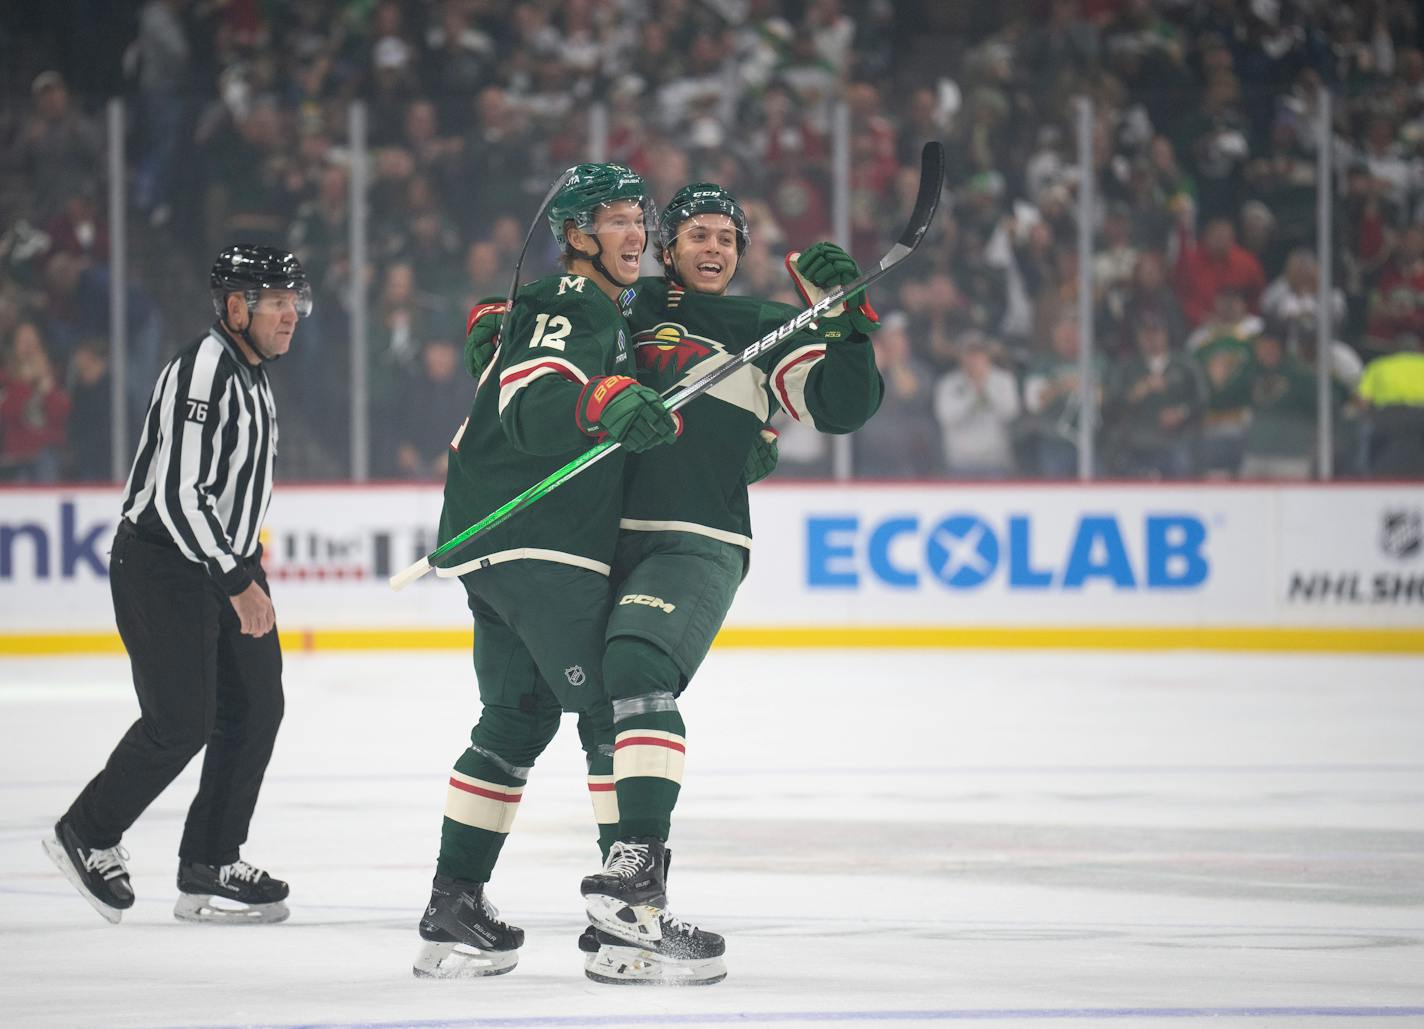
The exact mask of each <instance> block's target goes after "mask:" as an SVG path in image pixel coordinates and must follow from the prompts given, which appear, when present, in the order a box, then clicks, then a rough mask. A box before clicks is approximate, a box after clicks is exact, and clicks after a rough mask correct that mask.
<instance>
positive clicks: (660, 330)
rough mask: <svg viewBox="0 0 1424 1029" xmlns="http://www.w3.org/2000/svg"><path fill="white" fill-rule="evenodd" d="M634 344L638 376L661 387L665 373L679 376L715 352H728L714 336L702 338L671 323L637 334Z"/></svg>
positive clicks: (651, 384) (650, 383)
mask: <svg viewBox="0 0 1424 1029" xmlns="http://www.w3.org/2000/svg"><path fill="white" fill-rule="evenodd" d="M633 344H634V346H635V347H637V350H636V351H635V352H634V354H635V356H636V358H637V361H638V371H639V373H640V374H639V378H641V379H642V380H643V381H644V382H646V383H647V384H648V385H650V386H654V387H655V388H661V380H662V377H663V376H666V375H680V374H681V373H683V372H685V371H686V370H687V369H688V367H690V366H691V365H694V364H697V363H698V362H699V361H702V360H703V359H705V358H708V357H711V356H712V355H713V354H714V353H718V352H722V353H725V352H726V351H725V350H724V349H723V348H722V345H721V344H720V343H718V342H717V341H716V340H715V339H700V338H698V337H697V336H694V335H692V334H691V333H690V332H688V331H687V330H686V329H685V328H683V327H682V326H681V325H677V324H674V323H672V322H664V323H662V324H661V325H657V326H655V327H654V328H651V329H648V330H646V331H644V332H640V333H638V334H637V335H636V336H634V337H633ZM643 373H646V374H643ZM655 379H656V381H654V380H655Z"/></svg>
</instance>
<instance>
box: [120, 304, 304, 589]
mask: <svg viewBox="0 0 1424 1029" xmlns="http://www.w3.org/2000/svg"><path fill="white" fill-rule="evenodd" d="M276 458H277V408H276V405H275V404H274V403H273V400H272V389H271V386H270V385H269V384H268V382H267V373H266V371H265V370H264V369H263V368H262V366H260V365H258V366H256V367H254V366H253V365H250V364H248V363H247V361H246V359H245V358H244V357H243V356H242V353H241V352H240V351H239V350H238V349H237V347H236V345H235V344H233V342H232V341H231V340H229V339H228V338H227V337H226V336H225V335H224V334H223V333H222V332H221V331H220V330H219V329H217V328H216V327H214V328H213V329H212V330H211V331H209V333H208V334H207V335H206V336H204V337H203V338H202V339H199V340H197V341H196V342H194V343H191V344H189V345H188V346H186V347H184V348H183V350H182V351H180V352H179V354H178V355H177V356H176V357H174V358H173V360H172V361H170V362H168V364H167V365H165V366H164V368H163V371H162V372H161V373H160V374H159V376H158V382H157V384H156V385H155V386H154V387H153V399H152V400H151V401H150V402H149V406H148V414H146V415H145V416H144V420H143V433H142V436H141V440H140V444H139V449H138V454H137V456H136V457H135V458H134V463H133V469H132V470H131V471H130V472H129V481H128V486H127V488H126V490H125V494H124V507H123V517H124V518H126V519H128V520H129V521H130V522H132V523H133V524H134V525H135V526H136V527H137V529H138V532H139V535H140V536H142V537H144V538H146V539H149V540H154V541H163V540H165V539H166V540H167V541H169V542H171V543H172V544H173V545H174V546H176V547H177V548H178V549H179V550H180V551H181V552H182V553H183V556H184V557H186V558H188V560H190V561H194V562H197V563H199V564H201V565H203V566H204V567H205V568H207V570H208V574H209V575H211V576H212V577H213V579H214V580H215V581H216V582H217V583H218V585H219V586H220V587H221V588H222V589H223V591H224V592H225V593H227V594H228V595H229V596H236V595H237V594H239V593H241V592H242V591H243V590H244V589H246V588H247V586H248V584H249V583H251V582H252V575H251V573H250V572H248V571H247V570H246V568H245V567H244V564H243V561H244V559H246V558H250V557H253V556H254V555H256V553H257V552H258V540H257V536H258V533H259V531H260V530H261V528H262V520H263V518H264V517H266V514H267V504H268V503H269V501H270V500H271V499H272V466H273V464H274V463H275V461H276Z"/></svg>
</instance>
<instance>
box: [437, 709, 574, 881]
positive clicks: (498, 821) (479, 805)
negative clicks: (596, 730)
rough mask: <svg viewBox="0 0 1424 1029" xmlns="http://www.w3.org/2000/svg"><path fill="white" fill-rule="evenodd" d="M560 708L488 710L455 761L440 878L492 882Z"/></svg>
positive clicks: (443, 829) (443, 830)
mask: <svg viewBox="0 0 1424 1029" xmlns="http://www.w3.org/2000/svg"><path fill="white" fill-rule="evenodd" d="M558 714H559V713H558V710H557V709H555V710H554V711H553V712H552V716H551V715H550V713H548V712H536V711H521V710H519V709H518V708H508V707H495V706H487V707H486V708H485V709H484V711H483V713H482V714H481V715H480V721H479V723H478V724H477V725H476V726H475V728H474V730H473V731H472V732H471V733H470V746H469V748H468V749H467V750H466V751H465V752H464V753H463V754H461V755H460V757H459V759H458V760H457V761H456V762H455V767H454V769H453V770H452V771H451V773H450V785H449V788H448V789H447V790H446V793H445V818H444V820H443V822H442V823H441V828H440V858H439V860H438V861H437V863H436V866H435V870H436V871H437V872H438V873H439V874H441V875H448V876H452V877H454V878H456V879H467V880H470V881H471V882H489V878H490V874H491V873H492V872H493V870H494V864H495V861H496V860H498V858H499V851H500V848H501V847H503V846H504V841H505V839H506V838H507V837H508V836H509V830H510V828H511V826H513V824H514V816H515V814H516V813H517V812H518V810H519V801H520V799H521V798H522V797H523V795H524V784H525V782H526V781H527V780H528V778H529V770H530V769H529V766H530V765H532V764H533V763H534V759H535V758H536V757H538V756H539V754H540V753H541V752H542V751H543V749H544V747H545V746H547V745H548V742H549V740H550V739H552V738H553V736H554V733H555V732H556V731H558V727H559V719H558Z"/></svg>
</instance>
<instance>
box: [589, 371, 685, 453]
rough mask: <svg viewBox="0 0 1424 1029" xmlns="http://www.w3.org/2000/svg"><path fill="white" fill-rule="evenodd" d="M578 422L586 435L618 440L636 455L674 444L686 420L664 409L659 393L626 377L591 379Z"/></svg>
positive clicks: (611, 376)
mask: <svg viewBox="0 0 1424 1029" xmlns="http://www.w3.org/2000/svg"><path fill="white" fill-rule="evenodd" d="M574 419H575V421H577V423H578V427H579V431H580V432H582V433H584V434H585V435H588V436H592V437H594V438H595V439H598V440H603V439H611V440H614V441H615V442H617V443H619V444H621V445H622V446H623V447H624V448H625V449H627V450H629V451H631V452H633V453H635V454H641V453H642V452H643V451H644V450H647V449H649V448H650V447H655V446H657V445H658V444H659V443H671V442H673V441H674V440H676V439H677V436H678V433H680V432H681V431H682V418H681V417H680V416H679V415H675V414H673V413H671V412H670V411H668V409H667V408H666V407H664V406H663V398H662V397H660V396H658V393H657V390H653V389H649V388H648V387H647V386H640V385H639V384H638V381H637V380H636V379H632V378H629V377H628V376H626V375H610V376H608V377H607V378H603V379H590V380H589V383H588V385H587V386H585V387H584V388H583V392H582V393H580V394H579V399H578V407H577V408H576V409H575V413H574Z"/></svg>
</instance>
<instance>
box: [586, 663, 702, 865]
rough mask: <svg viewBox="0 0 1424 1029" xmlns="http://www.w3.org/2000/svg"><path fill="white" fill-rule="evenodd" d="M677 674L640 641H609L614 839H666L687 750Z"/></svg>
mask: <svg viewBox="0 0 1424 1029" xmlns="http://www.w3.org/2000/svg"><path fill="white" fill-rule="evenodd" d="M680 676H681V673H679V672H678V669H677V666H676V665H674V664H673V662H672V659H671V658H670V657H668V655H667V654H665V653H663V652H662V651H661V650H660V649H658V648H657V647H655V646H653V645H652V644H651V643H648V642H647V641H645V640H641V639H635V638H633V637H628V636H619V637H615V638H614V639H613V640H611V641H609V644H608V650H607V652H606V653H605V655H604V659H603V681H604V684H605V685H606V686H607V688H608V694H609V696H610V697H611V698H612V699H613V739H614V742H613V780H614V786H615V788H616V791H617V795H618V836H619V838H620V839H628V838H629V837H633V836H656V837H657V838H658V839H661V840H666V839H667V838H668V833H669V831H670V829H671V826H672V809H673V807H674V806H675V805H676V804H677V794H678V791H679V790H680V789H681V787H682V767H683V760H684V756H685V754H686V752H687V741H686V738H685V732H686V730H685V728H684V726H683V723H682V715H681V714H680V713H679V712H678V710H677V701H676V700H674V699H673V693H674V691H675V690H676V689H677V685H678V682H679V680H680Z"/></svg>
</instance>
